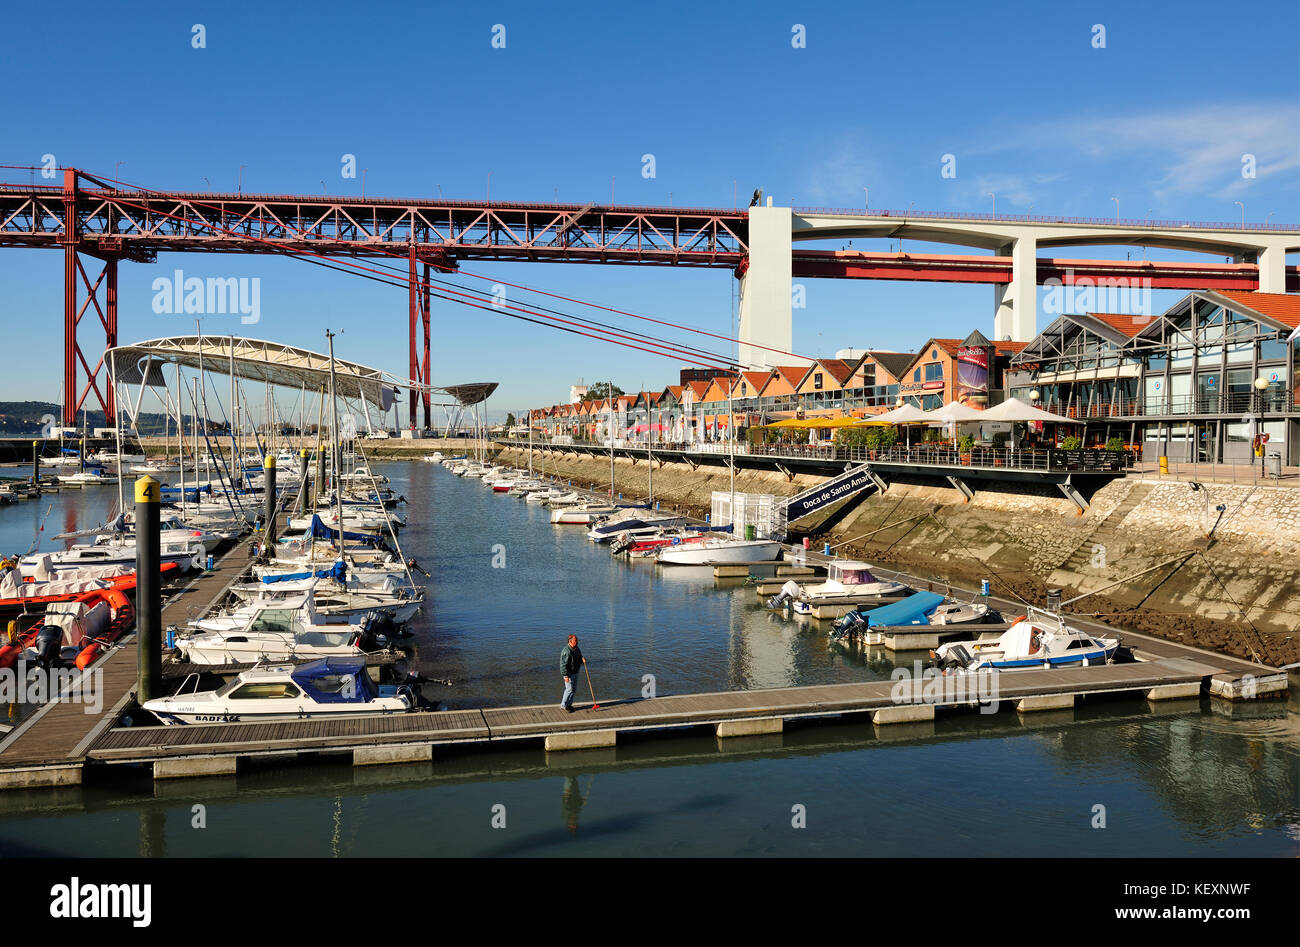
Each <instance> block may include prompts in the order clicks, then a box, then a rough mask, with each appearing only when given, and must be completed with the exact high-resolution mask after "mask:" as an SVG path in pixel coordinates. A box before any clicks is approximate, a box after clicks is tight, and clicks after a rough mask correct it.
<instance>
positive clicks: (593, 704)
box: [582, 658, 600, 710]
mask: <svg viewBox="0 0 1300 947" xmlns="http://www.w3.org/2000/svg"><path fill="white" fill-rule="evenodd" d="M582 670H583V672H584V673H585V674H586V675H587V688H588V690H590V691H591V709H592V710H600V704H598V703H596V688H594V687H592V686H591V672H590V671H588V670H587V659H586V658H583V659H582Z"/></svg>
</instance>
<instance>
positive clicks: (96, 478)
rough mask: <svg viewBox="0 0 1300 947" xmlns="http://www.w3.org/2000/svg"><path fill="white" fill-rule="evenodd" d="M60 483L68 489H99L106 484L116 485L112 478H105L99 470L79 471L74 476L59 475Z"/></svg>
mask: <svg viewBox="0 0 1300 947" xmlns="http://www.w3.org/2000/svg"><path fill="white" fill-rule="evenodd" d="M58 476H59V483H61V484H63V485H64V486H68V487H97V486H101V485H103V484H106V483H115V482H116V481H115V480H114V478H112V477H105V476H104V475H103V474H101V473H99V472H98V471H97V470H79V471H77V472H76V473H74V474H59V475H58Z"/></svg>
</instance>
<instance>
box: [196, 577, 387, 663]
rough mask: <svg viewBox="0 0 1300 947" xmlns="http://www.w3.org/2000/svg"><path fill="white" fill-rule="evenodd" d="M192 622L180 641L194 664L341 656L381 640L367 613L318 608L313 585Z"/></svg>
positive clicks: (352, 653)
mask: <svg viewBox="0 0 1300 947" xmlns="http://www.w3.org/2000/svg"><path fill="white" fill-rule="evenodd" d="M189 625H190V628H191V629H193V631H192V632H190V633H188V634H185V635H182V636H181V637H180V638H178V639H177V641H176V647H177V648H178V649H179V650H180V652H181V654H182V655H183V656H184V659H185V660H187V661H190V662H192V663H194V664H252V663H255V662H257V661H287V660H297V659H303V658H307V659H311V658H325V657H343V656H347V655H360V654H364V653H365V652H366V650H367V648H366V645H371V648H370V649H369V650H374V645H375V644H376V643H377V642H373V641H370V640H368V638H369V636H368V635H367V631H368V627H369V619H368V618H342V619H328V618H326V617H325V616H323V615H321V614H319V613H318V612H317V611H316V608H315V603H314V601H313V597H312V594H311V592H310V591H308V592H307V593H305V594H303V595H300V596H297V597H296V598H293V599H287V600H266V601H259V602H256V603H253V604H250V605H249V606H248V607H246V608H241V609H239V610H237V611H234V612H231V613H230V614H227V615H221V616H217V617H215V618H203V619H199V620H198V621H192V622H190V623H189Z"/></svg>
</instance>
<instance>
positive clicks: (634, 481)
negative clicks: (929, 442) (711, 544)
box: [502, 450, 1300, 666]
mask: <svg viewBox="0 0 1300 947" xmlns="http://www.w3.org/2000/svg"><path fill="white" fill-rule="evenodd" d="M502 456H503V459H504V460H505V461H507V462H509V463H513V464H516V465H520V464H524V463H526V462H527V451H526V450H509V451H505V452H503V455H502ZM533 465H534V469H535V470H537V471H538V472H540V473H544V474H548V475H553V476H556V477H560V478H562V479H565V480H569V479H572V480H573V481H574V482H575V483H578V484H581V485H583V486H594V488H595V489H597V490H606V489H608V487H609V460H608V459H607V458H597V457H590V456H585V455H582V456H575V455H572V454H569V455H557V454H550V453H544V452H542V451H538V450H535V451H534V452H533ZM821 481H822V478H820V477H812V476H806V475H800V476H796V477H794V478H793V479H792V480H791V479H788V478H787V477H786V476H785V475H783V474H781V473H775V472H765V471H746V470H738V471H737V473H736V490H737V491H740V492H745V493H772V494H777V495H780V496H793V495H794V494H796V493H799V492H801V491H803V490H805V489H807V488H808V487H811V486H814V485H816V484H817V483H819V482H821ZM614 483H615V491H616V492H619V493H622V494H623V496H624V498H626V499H632V498H636V499H643V498H644V497H645V496H646V492H647V462H646V461H645V460H644V459H641V460H638V462H636V463H635V464H634V463H633V462H632V461H630V460H625V459H618V460H616V461H615V462H614ZM729 486H730V476H729V474H728V472H727V470H726V468H725V467H723V468H718V467H699V468H697V469H694V470H693V469H692V468H691V467H690V466H689V465H688V464H684V463H665V464H662V465H658V464H656V466H655V470H654V493H655V499H656V500H657V501H659V502H661V503H662V504H663V506H664V508H670V509H675V510H680V511H683V512H690V513H692V514H694V515H697V516H700V517H702V516H703V514H704V513H706V512H708V510H709V508H710V505H711V498H712V493H713V491H715V490H727V489H729ZM848 502H850V503H853V502H855V501H852V500H850V501H848ZM1220 506H1221V507H1223V509H1222V510H1220V509H1218V508H1219V507H1220ZM799 525H802V524H799ZM808 530H809V532H811V533H812V534H813V535H815V536H816V541H817V543H818V544H819V545H820V544H821V543H823V542H829V543H831V544H832V545H836V546H837V547H838V550H837V551H839V552H840V554H842V555H854V556H861V557H863V558H866V559H868V560H870V561H873V562H879V563H882V564H888V565H890V566H891V567H894V568H898V569H903V570H907V571H912V572H915V573H918V574H920V575H923V576H925V577H926V578H934V579H936V580H939V581H948V582H952V583H954V584H958V583H960V584H962V585H964V586H966V587H972V586H974V585H976V584H978V581H979V580H980V579H983V578H987V579H989V580H990V582H991V583H992V585H993V590H994V592H995V593H998V594H1002V595H1006V596H1009V597H1012V598H1017V597H1018V598H1020V599H1021V600H1023V601H1026V602H1029V603H1034V604H1041V603H1042V602H1044V601H1045V598H1046V591H1047V589H1048V588H1060V589H1061V590H1062V591H1063V597H1064V598H1065V599H1067V600H1068V599H1070V598H1072V597H1074V596H1078V595H1085V593H1091V594H1087V595H1086V597H1084V598H1082V599H1080V600H1079V601H1078V602H1077V603H1075V604H1073V605H1071V606H1070V610H1071V611H1075V612H1078V613H1087V614H1091V615H1096V616H1097V617H1098V618H1099V619H1101V620H1103V621H1110V622H1113V623H1114V624H1116V625H1119V626H1123V627H1129V628H1133V629H1136V630H1141V631H1146V632H1151V633H1153V634H1158V635H1160V636H1162V637H1166V638H1170V639H1173V640H1179V641H1185V642H1186V643H1189V644H1195V645H1199V646H1201V647H1205V648H1210V649H1214V650H1218V651H1223V652H1225V653H1229V654H1235V655H1239V656H1242V657H1253V658H1256V659H1258V660H1262V661H1263V662H1264V663H1267V664H1272V665H1274V666H1278V665H1281V664H1289V663H1294V662H1296V661H1298V660H1300V631H1298V630H1297V625H1300V570H1297V567H1296V565H1297V557H1298V554H1300V490H1296V489H1291V488H1278V487H1265V486H1248V485H1230V484H1207V485H1203V486H1199V485H1198V488H1193V486H1192V485H1191V484H1190V483H1188V482H1186V481H1169V480H1165V481H1160V480H1143V479H1137V478H1125V479H1120V480H1116V481H1114V482H1112V483H1110V484H1109V485H1107V486H1105V487H1103V488H1102V489H1101V490H1099V491H1098V492H1097V493H1096V494H1095V495H1094V496H1093V497H1092V499H1091V503H1090V505H1089V508H1088V510H1087V512H1085V513H1084V514H1083V515H1082V516H1080V515H1078V510H1077V508H1076V507H1075V505H1074V504H1073V503H1072V502H1071V501H1069V500H1067V499H1065V498H1064V497H1063V496H1062V495H1061V494H1060V493H1059V492H1058V491H1057V490H1056V488H1055V487H1052V486H1047V487H1033V486H1027V485H1014V484H1007V485H1005V486H1001V487H999V488H998V489H992V488H984V489H979V488H977V492H976V493H975V496H974V498H973V499H971V500H970V501H969V502H967V501H966V500H965V498H964V497H963V496H962V495H961V494H960V493H958V492H957V491H956V490H955V489H952V488H950V487H946V486H945V487H940V486H935V485H927V484H924V483H904V482H891V483H890V486H889V489H888V490H886V491H885V492H884V493H882V494H873V495H871V496H869V497H867V498H866V499H865V500H861V501H860V502H858V503H857V506H856V507H855V508H854V509H852V510H851V511H850V512H848V513H847V515H845V516H844V517H843V518H842V519H840V520H839V522H837V523H836V524H835V526H834V528H833V529H831V530H829V531H827V532H824V533H822V532H819V531H818V530H817V528H816V525H815V524H814V525H813V526H812V527H808ZM1148 570H1149V571H1148ZM1138 573H1143V574H1140V575H1139V574H1138ZM1121 580H1123V581H1121Z"/></svg>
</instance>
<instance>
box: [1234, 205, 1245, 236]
mask: <svg viewBox="0 0 1300 947" xmlns="http://www.w3.org/2000/svg"><path fill="white" fill-rule="evenodd" d="M1232 203H1234V204H1236V205H1237V206H1238V207H1240V208H1241V229H1242V230H1245V229H1246V205H1245V204H1243V203H1242V202H1241V201H1233V202H1232Z"/></svg>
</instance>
